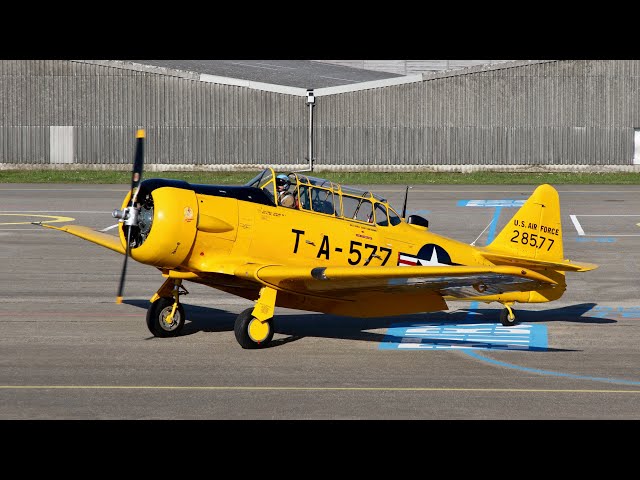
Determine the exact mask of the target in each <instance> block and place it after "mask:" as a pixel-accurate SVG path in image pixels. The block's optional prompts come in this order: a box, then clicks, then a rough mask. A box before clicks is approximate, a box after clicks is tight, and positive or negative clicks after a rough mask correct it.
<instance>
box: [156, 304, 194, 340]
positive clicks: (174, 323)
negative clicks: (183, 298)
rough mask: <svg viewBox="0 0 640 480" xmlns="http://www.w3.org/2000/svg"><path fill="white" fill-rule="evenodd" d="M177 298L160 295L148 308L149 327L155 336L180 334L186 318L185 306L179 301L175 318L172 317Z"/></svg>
mask: <svg viewBox="0 0 640 480" xmlns="http://www.w3.org/2000/svg"><path fill="white" fill-rule="evenodd" d="M174 303H175V299H174V298H173V297H160V298H159V299H158V300H156V301H155V302H153V303H152V304H151V306H150V307H149V310H147V327H148V328H149V331H150V332H151V333H152V334H153V336H154V337H176V336H178V335H180V332H181V331H182V327H184V322H185V320H186V317H185V314H184V308H183V306H182V305H181V304H180V303H178V306H177V307H176V311H175V313H174V314H173V318H172V319H170V315H171V311H172V310H173V304H174Z"/></svg>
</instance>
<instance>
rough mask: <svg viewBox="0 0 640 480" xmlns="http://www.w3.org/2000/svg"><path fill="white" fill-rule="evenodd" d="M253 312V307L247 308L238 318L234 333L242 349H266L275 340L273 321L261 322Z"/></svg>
mask: <svg viewBox="0 0 640 480" xmlns="http://www.w3.org/2000/svg"><path fill="white" fill-rule="evenodd" d="M251 312H253V307H251V308H247V309H246V310H245V311H243V312H242V313H241V314H240V315H238V316H237V318H236V321H235V324H234V326H233V332H234V333H235V335H236V340H237V341H238V343H239V344H240V346H241V347H242V348H246V349H253V348H264V347H266V346H267V345H269V343H271V340H272V339H273V319H272V318H270V319H269V320H267V321H265V322H261V321H260V320H258V319H257V318H256V317H254V316H253V315H252V314H251Z"/></svg>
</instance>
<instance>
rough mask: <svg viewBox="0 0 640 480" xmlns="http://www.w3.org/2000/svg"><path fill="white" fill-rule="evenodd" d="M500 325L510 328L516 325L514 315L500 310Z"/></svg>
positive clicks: (506, 310)
mask: <svg viewBox="0 0 640 480" xmlns="http://www.w3.org/2000/svg"><path fill="white" fill-rule="evenodd" d="M500 323H502V325H504V326H505V327H511V326H513V325H515V324H516V315H515V314H513V315H512V314H510V313H509V309H508V308H505V309H504V310H502V312H500Z"/></svg>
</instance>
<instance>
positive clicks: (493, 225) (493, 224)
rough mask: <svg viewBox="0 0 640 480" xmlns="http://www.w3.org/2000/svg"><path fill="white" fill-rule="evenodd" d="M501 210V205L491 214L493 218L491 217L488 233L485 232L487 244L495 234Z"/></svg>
mask: <svg viewBox="0 0 640 480" xmlns="http://www.w3.org/2000/svg"><path fill="white" fill-rule="evenodd" d="M501 211H502V207H496V211H495V213H494V214H493V218H492V219H491V226H490V227H489V233H488V234H487V245H489V244H490V243H491V242H493V239H494V238H495V236H496V225H497V224H498V218H499V217H500V212H501Z"/></svg>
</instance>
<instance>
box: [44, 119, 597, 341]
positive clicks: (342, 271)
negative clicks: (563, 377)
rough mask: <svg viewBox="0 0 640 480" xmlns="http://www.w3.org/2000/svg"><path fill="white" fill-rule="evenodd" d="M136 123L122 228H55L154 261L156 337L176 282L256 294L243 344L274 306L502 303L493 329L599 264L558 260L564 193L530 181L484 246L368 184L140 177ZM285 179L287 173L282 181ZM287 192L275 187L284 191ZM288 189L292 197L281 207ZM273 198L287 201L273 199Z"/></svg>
mask: <svg viewBox="0 0 640 480" xmlns="http://www.w3.org/2000/svg"><path fill="white" fill-rule="evenodd" d="M144 136H145V135H144V130H139V131H138V133H137V140H136V153H135V160H134V166H133V171H132V181H131V190H130V191H129V192H128V194H127V195H126V196H125V198H124V201H123V203H122V206H121V210H115V211H114V212H113V216H114V217H116V218H118V219H119V224H118V226H119V228H118V233H119V235H118V236H117V237H116V236H115V235H111V234H108V233H104V232H100V231H96V230H94V229H91V228H89V227H84V226H79V225H66V226H62V227H54V226H52V225H46V224H43V223H36V224H38V225H41V226H43V227H47V228H52V229H55V230H60V231H63V232H67V233H70V234H72V235H75V236H77V237H80V238H83V239H85V240H88V241H90V242H93V243H96V244H98V245H101V246H103V247H106V248H109V249H111V250H113V251H115V252H118V253H120V254H123V255H124V256H125V257H124V265H123V269H122V275H121V278H120V286H119V290H118V295H117V300H116V301H117V302H118V303H120V302H121V301H122V293H123V286H124V278H125V273H126V266H127V259H128V258H129V257H131V258H132V259H134V260H136V261H138V262H140V263H143V264H146V265H151V266H154V267H156V268H157V269H158V270H159V271H160V272H161V274H162V276H163V277H164V279H165V280H164V283H163V284H162V285H161V286H160V288H159V289H158V290H157V292H156V293H155V294H154V295H153V296H152V297H151V299H150V301H151V305H150V307H149V309H148V311H147V317H146V322H147V326H148V328H149V330H150V331H151V333H152V334H153V335H154V336H156V337H174V336H177V335H179V334H180V332H181V330H182V328H183V326H184V324H185V320H186V317H185V311H184V308H183V306H182V304H181V303H180V296H181V295H183V294H186V293H188V291H187V290H186V289H185V287H184V285H183V282H185V281H190V282H195V283H199V284H202V285H207V286H209V287H213V288H216V289H219V290H222V291H225V292H228V293H231V294H233V295H237V296H239V297H243V298H246V299H249V300H252V301H255V304H254V306H253V307H250V308H248V309H246V310H244V311H243V312H242V313H240V314H239V315H238V317H237V318H236V320H235V324H234V332H235V337H236V339H237V341H238V343H239V344H240V345H241V346H242V348H263V347H266V346H267V345H269V343H270V342H271V340H272V338H273V334H274V326H273V315H274V309H275V307H276V306H277V307H285V308H291V309H298V310H305V311H312V312H323V313H330V314H336V315H344V316H352V317H383V316H390V315H401V314H410V313H418V312H433V311H440V310H447V309H448V306H447V303H446V301H447V300H466V301H478V302H486V303H490V302H499V303H501V304H502V305H504V307H505V308H504V309H503V310H502V313H501V315H500V321H501V323H502V324H503V325H505V326H509V325H514V324H515V314H514V312H513V308H512V307H513V305H514V304H515V303H516V302H519V303H537V302H549V301H552V300H557V299H559V298H560V297H561V296H562V294H563V293H564V291H565V288H566V282H565V272H567V271H569V272H584V271H588V270H592V269H594V268H596V267H597V265H594V264H587V263H576V262H571V261H569V260H566V259H564V256H563V244H562V225H561V220H560V201H559V196H558V193H557V191H556V190H555V189H554V188H553V187H552V186H551V185H547V184H544V185H540V186H538V187H537V188H536V189H535V190H534V192H533V194H532V195H531V196H530V197H529V199H528V200H527V201H526V202H525V203H524V205H523V206H522V207H521V208H520V209H519V210H518V211H517V212H516V213H515V215H513V217H512V218H511V220H510V221H509V222H508V223H507V224H506V226H505V227H504V228H503V230H502V231H501V232H500V233H499V234H498V235H497V237H496V238H495V239H494V240H493V241H492V242H491V243H490V244H489V245H487V246H484V247H480V246H474V245H473V244H471V245H470V244H466V243H463V242H460V241H457V240H454V239H451V238H447V237H445V236H442V235H438V234H436V233H432V232H431V231H430V230H429V226H428V222H427V220H426V219H424V218H422V217H420V216H418V215H409V216H408V217H407V218H405V210H406V198H405V206H404V209H403V212H402V213H401V214H399V213H398V211H397V210H395V209H394V208H393V207H392V206H391V205H389V203H388V202H387V201H386V200H385V199H384V198H382V197H380V196H378V195H376V194H375V193H372V192H365V191H362V190H358V189H355V188H350V187H347V186H343V185H339V184H336V183H333V182H331V181H328V180H324V179H321V178H316V177H312V176H307V175H303V174H301V173H289V174H288V175H286V176H283V175H276V174H275V172H274V171H273V169H271V168H266V169H265V170H263V171H262V172H260V173H259V174H258V175H256V176H255V178H253V179H252V180H250V181H249V182H248V183H246V184H245V185H241V186H222V185H198V184H189V183H187V182H185V181H181V180H170V179H162V178H152V179H147V180H144V181H142V169H143V168H142V167H143V142H144ZM283 177H284V178H283ZM282 190H284V192H282ZM283 193H284V194H290V195H292V197H290V198H289V200H292V199H293V200H292V201H290V202H289V205H291V206H283V205H281V204H280V202H281V195H282V194H283ZM282 201H283V200H282Z"/></svg>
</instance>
